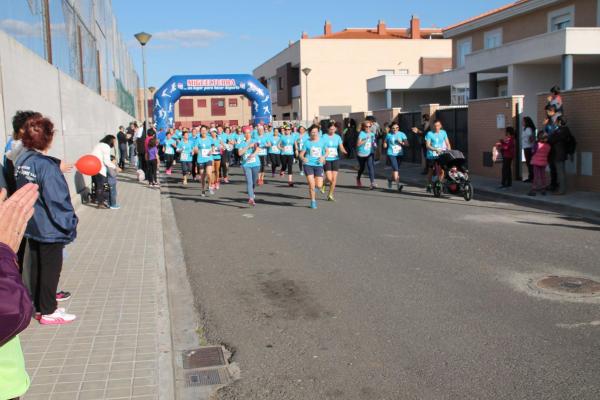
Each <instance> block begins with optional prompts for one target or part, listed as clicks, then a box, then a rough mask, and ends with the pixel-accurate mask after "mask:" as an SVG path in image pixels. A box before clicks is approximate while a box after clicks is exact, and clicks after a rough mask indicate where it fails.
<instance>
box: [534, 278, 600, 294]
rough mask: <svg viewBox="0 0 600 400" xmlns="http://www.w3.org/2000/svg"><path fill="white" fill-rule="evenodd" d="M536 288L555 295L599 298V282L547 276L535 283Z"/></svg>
mask: <svg viewBox="0 0 600 400" xmlns="http://www.w3.org/2000/svg"><path fill="white" fill-rule="evenodd" d="M536 286H537V287H538V288H540V289H544V290H549V291H551V292H554V293H557V294H565V295H580V296H600V282H596V281H593V280H591V279H587V278H580V277H575V276H547V277H545V278H542V279H540V280H539V281H537V283H536Z"/></svg>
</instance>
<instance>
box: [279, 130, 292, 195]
mask: <svg viewBox="0 0 600 400" xmlns="http://www.w3.org/2000/svg"><path fill="white" fill-rule="evenodd" d="M295 142H296V140H295V136H294V135H292V128H291V127H289V126H286V127H285V128H284V130H283V136H281V140H280V141H279V150H281V170H282V171H283V172H284V173H285V171H286V170H287V173H288V186H289V187H294V175H293V173H294V172H293V168H294V154H295V151H296V147H295Z"/></svg>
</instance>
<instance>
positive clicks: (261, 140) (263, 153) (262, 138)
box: [255, 125, 269, 186]
mask: <svg viewBox="0 0 600 400" xmlns="http://www.w3.org/2000/svg"><path fill="white" fill-rule="evenodd" d="M255 140H256V141H257V142H258V159H259V161H260V172H259V173H258V183H257V184H258V186H262V185H264V183H265V168H266V166H267V143H268V142H269V136H268V135H267V134H266V133H265V128H264V127H263V126H262V125H259V126H258V131H257V136H256V138H255Z"/></svg>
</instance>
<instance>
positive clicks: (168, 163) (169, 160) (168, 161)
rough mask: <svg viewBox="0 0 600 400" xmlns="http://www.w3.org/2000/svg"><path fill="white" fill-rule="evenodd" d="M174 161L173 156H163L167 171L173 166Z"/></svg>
mask: <svg viewBox="0 0 600 400" xmlns="http://www.w3.org/2000/svg"><path fill="white" fill-rule="evenodd" d="M174 159H175V156H174V155H173V154H165V167H166V168H167V169H171V167H172V166H173V160H174Z"/></svg>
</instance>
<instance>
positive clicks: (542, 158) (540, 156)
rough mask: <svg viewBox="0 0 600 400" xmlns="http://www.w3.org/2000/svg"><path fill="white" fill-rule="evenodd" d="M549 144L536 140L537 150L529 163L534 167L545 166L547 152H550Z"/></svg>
mask: <svg viewBox="0 0 600 400" xmlns="http://www.w3.org/2000/svg"><path fill="white" fill-rule="evenodd" d="M550 148H551V147H550V145H549V144H548V143H543V142H538V144H537V150H536V151H535V153H534V154H533V157H531V165H535V166H536V167H545V166H547V165H548V154H550Z"/></svg>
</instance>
